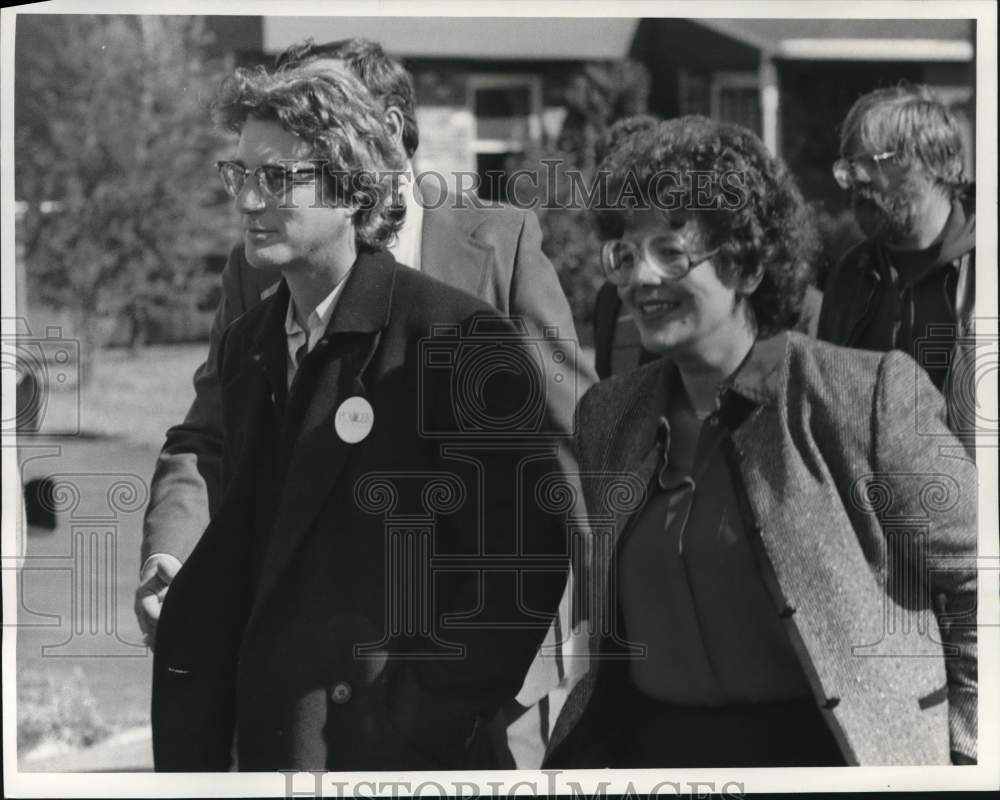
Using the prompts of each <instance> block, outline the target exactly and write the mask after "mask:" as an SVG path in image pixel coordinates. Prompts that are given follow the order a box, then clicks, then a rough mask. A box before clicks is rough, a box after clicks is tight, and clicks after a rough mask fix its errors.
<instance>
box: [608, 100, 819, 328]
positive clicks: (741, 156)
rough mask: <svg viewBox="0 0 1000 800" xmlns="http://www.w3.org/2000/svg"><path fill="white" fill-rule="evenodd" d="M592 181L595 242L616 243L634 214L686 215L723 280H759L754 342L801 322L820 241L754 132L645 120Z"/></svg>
mask: <svg viewBox="0 0 1000 800" xmlns="http://www.w3.org/2000/svg"><path fill="white" fill-rule="evenodd" d="M623 127H627V126H623ZM598 174H599V176H601V177H603V178H605V179H606V180H607V190H608V191H607V198H608V199H609V202H608V203H607V204H604V205H603V206H602V207H601V208H599V209H598V211H597V213H596V222H597V227H598V231H599V233H600V235H601V236H602V238H605V239H610V238H616V237H619V236H621V235H622V233H623V232H624V230H625V227H626V226H627V225H628V224H629V221H630V219H631V217H632V215H633V214H634V212H635V211H636V210H639V209H649V208H653V209H657V210H659V211H660V212H661V213H663V215H664V220H666V219H667V218H668V217H669V215H670V213H671V212H683V213H692V214H693V215H694V216H695V218H696V219H697V220H698V222H699V223H700V226H701V229H702V232H703V234H704V237H705V245H706V248H707V249H715V248H718V249H719V255H718V256H717V257H716V258H715V263H716V265H717V267H718V268H719V274H720V277H723V278H728V279H731V280H738V279H740V278H749V277H752V276H756V275H758V274H759V275H760V277H761V280H760V283H759V284H758V286H757V288H756V290H755V291H754V292H753V294H752V295H751V296H750V298H749V305H750V309H751V311H752V313H753V317H754V321H755V323H756V325H757V330H758V331H759V332H760V334H761V335H764V336H766V335H769V334H771V333H775V332H777V331H779V330H782V329H785V328H790V327H793V326H794V325H795V324H796V323H797V322H798V320H799V318H800V316H801V314H802V305H803V299H804V297H805V293H806V289H807V288H808V286H809V284H810V283H811V282H812V280H813V262H814V260H815V256H816V254H817V252H818V249H819V237H818V234H817V230H816V225H815V221H814V218H813V214H812V210H811V209H810V208H809V206H808V205H806V203H805V201H804V200H803V198H802V193H801V192H800V191H799V188H798V184H797V183H796V181H795V178H794V176H793V175H792V174H791V173H790V172H789V170H788V168H787V167H786V166H785V165H784V163H783V162H782V161H781V160H780V159H778V158H775V157H774V156H772V155H771V154H770V153H769V152H768V151H767V148H766V147H765V146H764V144H763V143H762V142H761V140H760V139H759V138H758V137H757V136H756V135H755V134H754V133H753V132H752V131H750V130H748V129H746V128H744V127H742V126H740V125H734V124H727V123H719V122H715V121H713V120H710V119H707V118H705V117H698V116H688V117H681V118H679V119H672V120H668V121H665V122H661V123H658V124H650V123H649V121H648V120H643V121H642V124H639V125H637V126H635V130H634V131H633V132H632V133H631V134H628V135H626V136H622V137H620V138H619V139H618V140H617V141H616V142H615V145H614V147H613V148H612V149H611V150H610V151H609V152H608V153H607V154H606V156H605V158H604V161H603V162H602V163H601V165H600V167H599V172H598ZM664 178H670V180H669V181H665V180H664Z"/></svg>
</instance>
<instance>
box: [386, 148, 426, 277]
mask: <svg viewBox="0 0 1000 800" xmlns="http://www.w3.org/2000/svg"><path fill="white" fill-rule="evenodd" d="M416 188H417V186H416V182H415V181H414V180H413V167H412V166H411V167H410V172H409V174H408V175H407V176H405V177H404V178H403V179H402V180H401V181H400V186H399V189H400V192H399V193H400V196H401V197H402V199H403V203H404V205H405V206H406V217H405V218H404V219H403V227H402V228H400V229H399V233H397V234H396V241H394V242H393V243H392V245H391V246H390V247H389V252H390V253H392V255H393V258H395V259H396V261H398V262H399V263H400V264H405V265H406V266H408V267H413V269H416V270H419V269H420V246H421V244H422V243H423V228H424V207H423V206H422V205H421V204H420V197H419V195H418V194H417V191H416Z"/></svg>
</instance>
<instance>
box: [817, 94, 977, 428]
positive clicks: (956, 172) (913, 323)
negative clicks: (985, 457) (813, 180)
mask: <svg viewBox="0 0 1000 800" xmlns="http://www.w3.org/2000/svg"><path fill="white" fill-rule="evenodd" d="M833 173H834V177H835V178H836V180H837V183H838V184H839V185H840V187H841V188H842V189H844V190H845V191H849V192H850V195H851V205H852V207H853V209H854V216H855V219H856V220H857V222H858V225H859V226H860V228H861V230H862V231H863V232H864V234H865V236H866V239H865V241H863V242H861V243H860V244H858V245H856V246H855V247H853V248H851V249H850V250H849V251H848V252H847V253H845V254H844V256H843V257H842V258H841V259H840V262H839V263H838V264H837V265H836V267H835V268H834V269H833V270H832V272H831V273H830V276H829V278H828V280H827V284H826V289H825V297H824V301H823V309H822V313H821V316H820V329H819V336H820V337H821V338H823V339H826V340H827V341H830V342H833V343H835V344H840V345H845V346H848V347H859V348H862V349H865V350H878V351H885V350H891V349H897V350H902V351H903V352H905V353H909V354H910V355H912V356H913V357H914V358H915V359H916V360H917V362H918V363H919V364H920V365H921V366H922V367H923V368H924V369H925V370H927V374H928V375H929V376H930V378H931V381H932V382H933V383H934V385H935V386H937V387H938V388H939V389H942V390H943V391H944V392H945V395H946V397H947V398H948V400H949V403H948V410H949V421H950V424H951V426H952V429H953V430H955V431H956V432H957V433H960V434H964V435H966V436H967V438H966V442H967V444H968V445H969V446H970V447H971V445H972V442H973V435H974V432H975V385H974V377H975V376H974V370H973V369H965V367H969V366H971V365H972V362H971V361H966V360H965V359H966V357H972V356H974V353H971V352H968V351H966V350H964V349H963V346H964V343H965V341H967V340H968V338H969V337H970V336H971V335H972V334H973V317H974V310H975V276H976V271H975V270H976V216H975V193H974V191H973V187H972V186H971V185H970V184H969V183H968V181H967V180H966V178H965V165H964V153H963V145H962V136H961V132H960V130H959V126H958V122H957V120H956V119H955V116H954V114H952V112H951V111H950V110H949V109H948V108H947V107H946V106H945V105H944V104H943V103H941V102H940V101H939V100H937V99H936V98H935V97H934V95H933V94H932V93H931V91H930V90H929V89H928V88H927V87H926V86H919V85H918V86H911V85H903V86H897V87H892V88H888V89H879V90H877V91H874V92H871V93H869V94H866V95H864V96H863V97H861V98H860V99H858V101H857V102H856V103H855V104H854V106H853V107H852V108H851V110H850V111H849V112H848V114H847V117H846V118H845V119H844V123H843V126H842V128H841V139H840V159H839V160H838V161H837V162H836V163H835V164H834V165H833ZM973 349H974V348H973ZM963 371H964V372H965V373H966V378H965V379H964V380H962V379H960V378H957V376H958V374H959V373H962V372H963Z"/></svg>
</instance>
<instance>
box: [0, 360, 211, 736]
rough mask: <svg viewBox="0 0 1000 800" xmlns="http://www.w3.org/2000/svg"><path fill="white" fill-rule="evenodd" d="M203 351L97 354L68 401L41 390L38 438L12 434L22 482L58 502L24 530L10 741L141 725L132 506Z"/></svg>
mask: <svg viewBox="0 0 1000 800" xmlns="http://www.w3.org/2000/svg"><path fill="white" fill-rule="evenodd" d="M205 349H206V348H205V347H204V346H203V345H195V346H180V347H149V348H146V349H144V350H143V351H142V352H141V353H137V354H134V353H131V352H130V351H127V350H112V351H108V352H106V353H103V354H102V356H101V358H100V359H99V360H98V362H97V364H96V368H95V372H94V379H93V380H92V381H90V382H89V384H88V385H87V386H85V387H83V389H82V390H81V392H80V393H79V400H77V397H76V395H75V393H74V392H73V391H72V390H70V391H60V392H53V393H52V394H51V396H50V397H49V398H48V402H47V404H46V406H45V415H44V418H43V421H42V432H43V434H44V433H46V432H48V434H49V435H42V436H37V437H23V438H22V439H21V441H20V442H19V455H20V460H21V464H22V474H23V478H24V481H25V482H27V481H31V480H32V479H35V478H43V477H48V478H53V479H55V480H56V482H57V483H56V486H57V490H56V492H55V493H54V495H53V496H54V498H55V501H56V502H55V506H56V507H57V509H58V510H57V513H56V515H55V523H56V524H55V529H54V530H47V529H45V528H44V527H39V526H33V527H30V528H29V530H28V552H27V558H26V559H25V565H24V569H23V571H22V573H21V581H20V586H19V590H20V597H19V598H18V602H19V604H18V631H17V681H18V687H17V688H18V723H19V737H18V739H19V745H20V746H21V749H22V750H24V749H27V747H28V746H31V745H38V744H39V743H40V742H42V741H46V740H48V741H52V740H61V741H63V742H66V743H69V744H72V745H75V746H85V745H87V744H90V743H92V742H93V741H95V740H99V739H100V738H101V737H103V736H106V735H108V734H110V733H113V732H115V731H118V730H123V729H127V728H131V727H134V726H136V725H142V724H146V723H148V720H149V708H148V707H149V689H150V674H151V673H150V670H151V666H152V659H151V657H150V654H149V652H148V651H147V650H146V648H145V647H143V646H142V645H141V634H140V631H139V627H138V624H137V623H136V621H135V617H134V615H133V612H132V594H133V592H134V590H135V586H136V583H137V577H138V571H139V544H140V541H141V537H142V515H143V509H144V506H145V501H146V498H148V485H149V481H150V478H151V477H152V474H153V466H154V463H155V460H156V454H157V451H158V450H159V447H160V445H161V444H162V442H163V435H164V432H165V430H166V429H167V427H169V426H170V425H172V424H174V423H176V422H178V421H180V420H181V419H182V418H183V415H184V412H185V411H186V409H187V407H188V405H189V404H190V401H191V398H192V397H193V394H194V392H193V389H192V388H191V376H192V373H193V371H194V369H195V367H196V366H197V364H198V363H199V362H200V361H201V359H202V357H203V355H204V352H205ZM77 409H78V410H77ZM77 418H78V419H79V429H80V433H79V434H78V435H73V436H65V435H64V436H60V435H51V434H52V433H53V432H55V431H66V430H75V429H76V427H77V426H76V424H75V422H76V419H77ZM115 487H117V488H115ZM5 599H6V598H5Z"/></svg>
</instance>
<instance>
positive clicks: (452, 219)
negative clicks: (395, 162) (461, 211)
mask: <svg viewBox="0 0 1000 800" xmlns="http://www.w3.org/2000/svg"><path fill="white" fill-rule="evenodd" d="M424 202H425V208H424V225H423V230H422V231H421V237H422V238H421V244H420V269H421V271H422V272H425V273H427V274H428V275H430V276H431V277H432V278H437V280H439V281H442V282H443V283H447V284H448V285H449V286H454V287H455V288H456V289H461V290H462V291H464V292H468V293H469V294H471V295H473V296H475V297H478V298H480V299H482V300H486V301H487V302H489V303H491V304H494V305H495V304H497V303H498V302H501V301H503V299H504V298H494V297H489V296H487V288H488V286H489V284H490V274H491V272H492V270H493V269H494V265H493V260H494V258H495V253H494V251H493V248H492V247H491V246H490V245H488V244H486V243H485V242H481V241H479V240H478V239H476V238H475V237H474V236H473V235H472V233H471V232H470V231H467V230H465V229H463V228H462V226H461V225H460V224H459V219H458V215H457V214H456V213H455V211H454V210H453V209H452V208H451V204H452V203H453V202H455V199H454V198H453V197H451V196H450V195H449V196H447V197H445V198H444V199H443V200H442V199H437V200H435V201H433V202H429V200H428V198H427V196H426V194H425V195H424ZM504 310H505V309H503V308H501V311H504Z"/></svg>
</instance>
